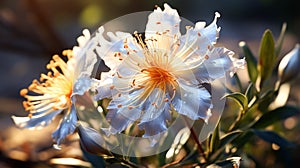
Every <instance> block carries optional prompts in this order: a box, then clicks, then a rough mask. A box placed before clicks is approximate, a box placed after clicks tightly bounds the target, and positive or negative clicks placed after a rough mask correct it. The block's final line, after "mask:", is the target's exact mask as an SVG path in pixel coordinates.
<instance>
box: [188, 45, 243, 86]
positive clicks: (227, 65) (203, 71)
mask: <svg viewBox="0 0 300 168" xmlns="http://www.w3.org/2000/svg"><path fill="white" fill-rule="evenodd" d="M208 55H209V58H208V59H207V60H205V61H204V63H203V64H202V65H201V66H199V67H197V68H195V69H194V70H193V71H194V74H195V76H196V78H197V80H198V81H200V82H210V81H212V80H214V79H217V78H221V77H224V76H225V72H226V71H230V70H233V69H235V68H236V67H235V66H236V65H235V64H236V63H234V62H236V61H239V60H238V59H234V58H233V57H232V56H233V55H234V53H233V52H232V51H230V50H228V49H226V48H223V47H218V48H213V49H212V50H211V51H209V52H208ZM239 66H240V65H239Z"/></svg>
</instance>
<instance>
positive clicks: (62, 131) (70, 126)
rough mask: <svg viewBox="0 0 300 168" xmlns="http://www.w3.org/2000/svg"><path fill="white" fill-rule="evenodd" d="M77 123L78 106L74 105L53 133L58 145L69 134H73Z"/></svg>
mask: <svg viewBox="0 0 300 168" xmlns="http://www.w3.org/2000/svg"><path fill="white" fill-rule="evenodd" d="M76 124H77V116H76V108H75V106H74V105H72V107H71V109H70V112H69V113H68V114H67V115H66V116H64V118H63V119H62V121H61V122H60V123H59V126H58V128H57V129H56V131H55V132H53V133H52V138H53V139H54V140H55V142H56V143H57V145H59V144H60V143H61V141H62V140H63V139H64V138H65V137H66V136H67V135H69V134H72V133H73V132H74V131H75V128H76Z"/></svg>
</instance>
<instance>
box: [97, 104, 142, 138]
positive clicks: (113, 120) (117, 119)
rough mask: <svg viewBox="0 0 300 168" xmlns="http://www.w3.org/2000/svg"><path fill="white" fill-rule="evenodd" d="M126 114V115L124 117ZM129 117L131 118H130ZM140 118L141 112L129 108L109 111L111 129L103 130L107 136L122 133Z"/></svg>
mask: <svg viewBox="0 0 300 168" xmlns="http://www.w3.org/2000/svg"><path fill="white" fill-rule="evenodd" d="M123 114H125V115H123ZM128 116H131V117H130V118H128ZM139 117H140V110H139V109H136V108H133V109H128V108H127V107H124V108H119V109H109V112H108V114H107V115H106V119H107V120H108V121H109V122H110V126H109V128H102V130H103V131H104V132H105V134H106V135H107V136H109V135H111V134H116V133H120V132H122V131H123V130H124V129H125V128H127V126H128V125H130V124H131V123H133V122H134V121H135V120H137V119H138V118H139Z"/></svg>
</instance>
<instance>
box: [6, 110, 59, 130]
mask: <svg viewBox="0 0 300 168" xmlns="http://www.w3.org/2000/svg"><path fill="white" fill-rule="evenodd" d="M61 111H62V110H56V111H52V112H50V113H41V114H39V115H34V114H33V116H32V117H16V116H12V119H13V121H14V123H15V124H16V125H17V126H18V127H19V128H39V127H44V126H46V125H48V124H50V123H51V121H52V120H53V119H54V117H55V116H56V115H58V114H59V113H61Z"/></svg>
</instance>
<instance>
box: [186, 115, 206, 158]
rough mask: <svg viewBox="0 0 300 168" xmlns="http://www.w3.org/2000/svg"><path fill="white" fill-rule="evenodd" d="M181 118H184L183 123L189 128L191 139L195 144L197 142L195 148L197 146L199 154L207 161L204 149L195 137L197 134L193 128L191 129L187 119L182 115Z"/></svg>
mask: <svg viewBox="0 0 300 168" xmlns="http://www.w3.org/2000/svg"><path fill="white" fill-rule="evenodd" d="M183 118H184V121H185V124H186V125H187V126H188V127H189V128H190V130H191V135H192V137H193V140H194V141H195V142H196V144H197V148H198V151H199V153H200V155H201V156H203V159H204V161H205V162H207V159H206V155H205V153H204V150H203V148H202V146H201V143H200V142H199V139H198V137H197V134H196V132H195V130H194V129H193V127H192V126H190V124H189V123H188V121H187V119H186V118H185V117H183Z"/></svg>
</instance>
